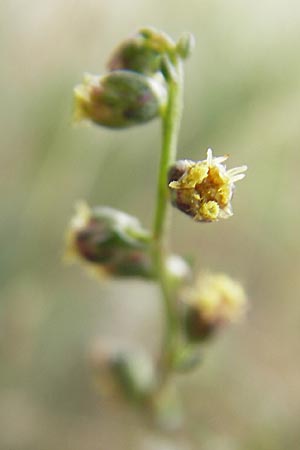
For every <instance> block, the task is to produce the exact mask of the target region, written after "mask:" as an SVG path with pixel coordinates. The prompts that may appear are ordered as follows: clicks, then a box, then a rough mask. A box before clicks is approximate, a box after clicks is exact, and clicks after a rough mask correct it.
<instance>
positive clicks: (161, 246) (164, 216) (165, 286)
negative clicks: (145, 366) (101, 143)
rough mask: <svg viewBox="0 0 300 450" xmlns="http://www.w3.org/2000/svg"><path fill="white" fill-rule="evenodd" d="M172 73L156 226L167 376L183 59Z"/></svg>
mask: <svg viewBox="0 0 300 450" xmlns="http://www.w3.org/2000/svg"><path fill="white" fill-rule="evenodd" d="M173 64H174V65H173V66H172V73H171V76H170V77H169V79H168V88H169V89H168V102H167V106H166V110H165V113H164V116H163V119H162V151H161V159H160V168H159V176H158V186H157V200H156V212H155V218H154V226H153V257H154V264H155V267H156V270H157V275H158V279H159V283H160V287H161V291H162V297H163V301H164V310H165V320H166V325H165V326H166V329H165V342H164V347H163V355H162V356H163V361H162V363H163V368H164V370H163V377H162V378H165V376H166V375H167V373H168V372H169V369H170V368H171V366H172V360H173V356H174V350H175V345H176V337H177V330H178V325H177V315H176V311H175V308H174V299H173V293H172V291H171V289H170V286H169V281H168V273H167V267H166V257H167V253H168V248H167V246H168V242H167V238H168V231H169V225H170V217H169V208H168V206H169V192H168V182H167V179H168V170H169V168H170V166H171V164H173V163H174V162H175V158H176V151H177V141H178V132H179V126H180V119H181V111H182V85H183V75H182V63H181V60H180V58H176V60H175V61H174V62H173Z"/></svg>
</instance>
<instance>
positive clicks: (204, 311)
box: [184, 273, 247, 339]
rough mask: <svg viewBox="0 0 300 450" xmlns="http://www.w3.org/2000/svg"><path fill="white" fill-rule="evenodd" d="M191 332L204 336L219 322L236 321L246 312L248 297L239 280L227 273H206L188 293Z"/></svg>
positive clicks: (185, 298) (186, 295) (188, 320)
mask: <svg viewBox="0 0 300 450" xmlns="http://www.w3.org/2000/svg"><path fill="white" fill-rule="evenodd" d="M184 303H185V305H186V308H187V326H188V334H189V335H190V336H191V337H192V338H196V339H202V338H204V337H207V336H208V335H210V334H211V333H212V332H213V331H215V330H216V329H217V328H218V327H219V326H220V325H224V324H227V323H231V322H237V321H238V320H239V319H241V318H242V317H243V315H244V313H245V311H246V306H247V299H246V294H245V291H244V289H243V287H242V285H241V284H240V283H238V282H237V281H235V280H233V279H232V278H230V277H229V276H227V275H225V274H209V273H208V274H203V275H201V276H200V277H199V278H198V279H197V281H196V283H195V285H194V286H193V287H192V288H189V289H188V290H187V291H186V292H185V296H184Z"/></svg>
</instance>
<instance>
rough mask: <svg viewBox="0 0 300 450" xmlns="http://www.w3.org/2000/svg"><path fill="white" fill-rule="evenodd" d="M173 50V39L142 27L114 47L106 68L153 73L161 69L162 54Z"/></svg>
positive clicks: (152, 29)
mask: <svg viewBox="0 0 300 450" xmlns="http://www.w3.org/2000/svg"><path fill="white" fill-rule="evenodd" d="M174 50H175V45H174V43H173V41H172V40H171V39H170V38H169V37H168V36H167V35H166V34H165V33H162V32H160V31H157V30H155V29H154V28H143V29H141V30H139V31H138V32H137V33H136V34H135V35H133V36H130V37H129V38H127V39H125V40H124V41H123V42H122V43H121V44H120V45H119V47H117V48H116V50H115V51H114V52H113V54H112V56H111V58H110V60H109V62H108V69H109V70H120V69H126V70H133V71H135V72H139V73H143V74H146V75H153V74H154V73H156V72H158V71H160V69H161V58H162V55H164V54H166V53H174Z"/></svg>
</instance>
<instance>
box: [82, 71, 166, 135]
mask: <svg viewBox="0 0 300 450" xmlns="http://www.w3.org/2000/svg"><path fill="white" fill-rule="evenodd" d="M74 94H75V112H74V118H75V121H80V120H88V121H91V122H93V123H96V124H97V125H102V126H106V127H110V128H125V127H129V126H132V125H138V124H142V123H145V122H148V121H150V120H152V119H154V118H156V117H159V116H160V115H161V114H162V113H163V110H164V106H165V103H166V88H165V86H164V83H163V81H160V80H158V79H156V78H150V77H147V76H144V75H141V74H139V73H136V72H132V71H126V70H118V71H114V72H111V73H109V74H108V75H104V76H93V75H86V76H85V78H84V81H83V83H82V84H80V85H78V86H77V87H76V88H75V91H74Z"/></svg>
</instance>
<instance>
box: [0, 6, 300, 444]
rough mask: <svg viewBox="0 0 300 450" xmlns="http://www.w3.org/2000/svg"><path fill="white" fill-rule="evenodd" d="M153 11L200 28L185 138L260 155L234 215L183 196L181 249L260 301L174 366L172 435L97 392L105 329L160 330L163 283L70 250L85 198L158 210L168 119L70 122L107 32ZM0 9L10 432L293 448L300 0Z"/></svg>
mask: <svg viewBox="0 0 300 450" xmlns="http://www.w3.org/2000/svg"><path fill="white" fill-rule="evenodd" d="M144 24H151V25H155V26H157V27H158V28H162V29H164V30H166V31H167V32H169V33H170V34H172V35H174V36H175V37H176V36H178V35H179V33H180V31H183V30H190V31H192V32H193V33H194V34H195V36H196V40H197V47H196V50H195V53H194V55H193V57H192V58H191V60H189V61H188V62H187V64H186V92H185V111H184V119H183V125H182V133H181V136H180V149H179V154H180V156H181V157H187V158H195V159H197V158H202V157H203V156H204V154H205V151H206V148H207V147H208V146H210V147H212V148H213V149H214V150H215V153H216V154H223V153H229V154H230V159H229V162H228V165H229V166H230V165H232V166H237V165H240V164H245V163H246V164H248V166H249V173H248V175H247V178H246V180H245V181H244V182H243V183H241V184H240V185H239V186H238V189H237V192H236V196H235V198H234V210H235V216H234V217H233V218H232V219H230V220H228V221H226V222H222V223H217V224H213V225H209V226H201V225H199V224H195V223H193V222H192V221H190V220H188V218H186V217H183V216H181V215H180V213H178V212H176V211H175V212H174V214H173V225H174V227H173V242H174V247H175V248H176V250H177V251H179V252H182V253H184V254H186V255H190V254H191V255H194V253H195V249H198V250H197V251H196V261H197V267H199V269H200V268H210V269H212V270H218V271H224V270H225V271H227V272H228V273H230V274H232V275H233V276H235V277H238V278H240V279H241V280H242V281H243V282H244V283H245V285H246V287H247V290H248V292H249V297H250V301H251V310H250V312H249V316H248V320H247V321H246V323H245V324H244V325H242V326H240V327H238V328H236V329H233V330H231V331H228V332H227V333H225V334H224V335H222V336H220V338H219V340H216V342H215V343H214V344H212V345H211V346H210V348H208V349H207V352H206V358H205V361H204V365H203V367H202V369H201V370H199V371H198V372H197V373H195V374H194V375H192V376H191V377H189V378H188V379H186V380H184V379H182V380H179V381H180V386H181V390H182V395H183V398H184V403H185V407H186V410H187V423H186V427H185V429H184V431H182V432H181V434H180V435H176V440H175V439H174V438H172V437H168V442H167V444H166V443H165V442H166V439H167V438H166V437H165V438H160V437H153V436H152V437H151V436H149V430H148V431H147V430H145V429H144V427H143V424H142V422H141V421H140V420H139V419H138V418H136V417H134V416H132V415H130V414H129V413H128V412H127V411H126V410H125V409H124V408H118V407H115V406H114V405H112V404H110V403H109V402H104V401H103V400H101V399H100V398H98V397H97V396H96V395H95V392H94V391H93V388H92V387H91V384H90V378H89V372H88V370H87V368H86V361H85V351H86V348H87V347H88V344H89V342H90V341H91V340H92V339H93V337H94V336H96V335H98V334H100V335H101V334H105V335H109V334H113V335H115V334H118V335H119V336H122V337H124V339H127V338H128V339H132V340H134V339H138V340H139V341H141V342H143V343H145V345H148V346H150V347H151V346H154V345H157V340H158V338H157V340H156V341H155V342H154V339H153V337H152V336H153V335H155V336H157V334H158V329H159V328H160V322H159V321H158V314H159V310H158V299H157V298H156V295H155V294H156V291H155V288H154V287H151V288H148V287H147V286H145V285H143V284H141V283H127V282H126V283H118V284H115V285H112V286H110V285H107V284H104V285H100V286H99V284H98V283H96V281H95V280H91V279H89V278H88V277H86V276H85V275H84V274H82V273H81V271H80V269H79V268H74V269H68V268H67V269H65V268H64V267H63V266H62V264H61V253H62V247H63V237H62V236H63V230H64V229H65V226H66V224H67V222H68V220H69V217H70V215H71V213H72V206H73V204H74V202H75V201H76V200H77V199H80V198H85V199H87V200H88V201H89V202H90V203H92V204H97V203H99V204H110V205H112V206H114V207H117V208H120V209H124V210H126V211H127V212H130V213H132V214H135V215H138V216H139V217H141V219H142V221H143V222H144V223H145V224H146V225H150V224H151V217H152V212H153V198H154V193H155V182H156V169H157V165H158V153H159V138H160V130H159V125H158V123H156V122H154V123H151V124H149V125H147V126H143V127H140V128H137V129H131V130H127V131H122V132H115V133H114V132H111V131H108V130H105V129H101V128H74V127H72V126H71V123H70V117H71V97H72V93H71V91H72V88H73V85H74V84H76V83H77V82H79V81H80V78H81V74H82V72H83V71H90V72H95V73H98V72H102V71H103V70H104V65H105V61H106V58H107V56H108V54H109V51H110V49H112V48H113V46H114V45H115V44H116V43H117V42H118V41H119V40H120V39H122V38H123V37H124V36H126V35H127V34H129V33H131V32H132V31H133V30H134V29H136V28H137V27H138V26H139V25H144ZM0 25H1V26H0V52H1V56H2V57H1V71H0V81H1V107H0V108H1V112H0V118H1V120H0V126H1V134H0V139H1V165H0V173H1V177H0V187H1V189H0V197H1V217H2V220H1V230H0V239H1V252H0V280H1V300H0V358H1V371H0V447H1V448H3V449H9V450H19V449H22V450H27V449H28V450H29V449H30V450H35V449H36V450H40V449H41V448H43V449H51V450H55V449H61V448H67V449H68V448H70V449H72V450H82V449H85V450H86V449H96V448H97V449H99V448H101V449H102V448H103V449H109V450H123V449H124V450H127V449H130V450H131V449H140V448H141V449H144V448H145V449H146V450H147V449H148V448H150V449H151V448H155V449H156V450H159V448H160V447H161V448H162V449H163V448H168V447H167V445H169V446H170V448H172V449H177V448H182V449H185V448H187V449H198V448H201V449H203V450H206V449H207V450H237V449H245V448H249V449H251V450H256V449H257V450H277V449H278V450H281V449H282V448H288V449H291V450H292V449H295V450H296V449H298V446H299V441H300V435H299V430H298V425H299V424H298V418H299V414H300V406H299V405H300V382H299V376H298V374H299V369H300V363H299V358H297V355H298V354H299V350H300V349H299V342H300V339H299V338H300V331H299V314H300V310H299V302H298V300H299V287H300V286H299V269H300V267H299V246H300V238H299V226H300V213H299V208H298V193H299V176H298V170H299V169H298V168H299V165H300V153H299V142H300V127H299V116H300V106H299V105H300V89H299V88H300V82H299V80H300V76H299V75H300V60H299V57H298V55H299V52H300V32H299V29H300V7H299V4H298V2H296V1H293V0H288V1H283V0H281V1H280V0H278V1H275V2H270V1H267V0H263V1H261V2H259V3H258V2H250V0H249V1H245V2H236V1H234V0H228V1H227V2H221V1H220V0H213V1H209V0H205V1H201V2H197V1H193V0H188V1H186V2H183V3H180V2H174V1H173V2H171V1H166V2H164V3H163V2H161V1H157V0H155V1H153V0H152V1H151V2H150V1H148V0H144V1H142V2H138V1H125V2H121V1H117V0H113V1H110V2H96V1H92V0H90V1H85V2H84V1H83V0H77V1H71V0H69V1H65V2H63V3H61V2H58V1H51V2H50V1H43V2H37V1H34V0H27V1H26V2H25V1H21V0H20V1H19V2H9V1H8V0H6V1H2V3H1V5H0ZM124 317H127V319H126V321H124ZM160 442H161V444H160Z"/></svg>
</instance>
